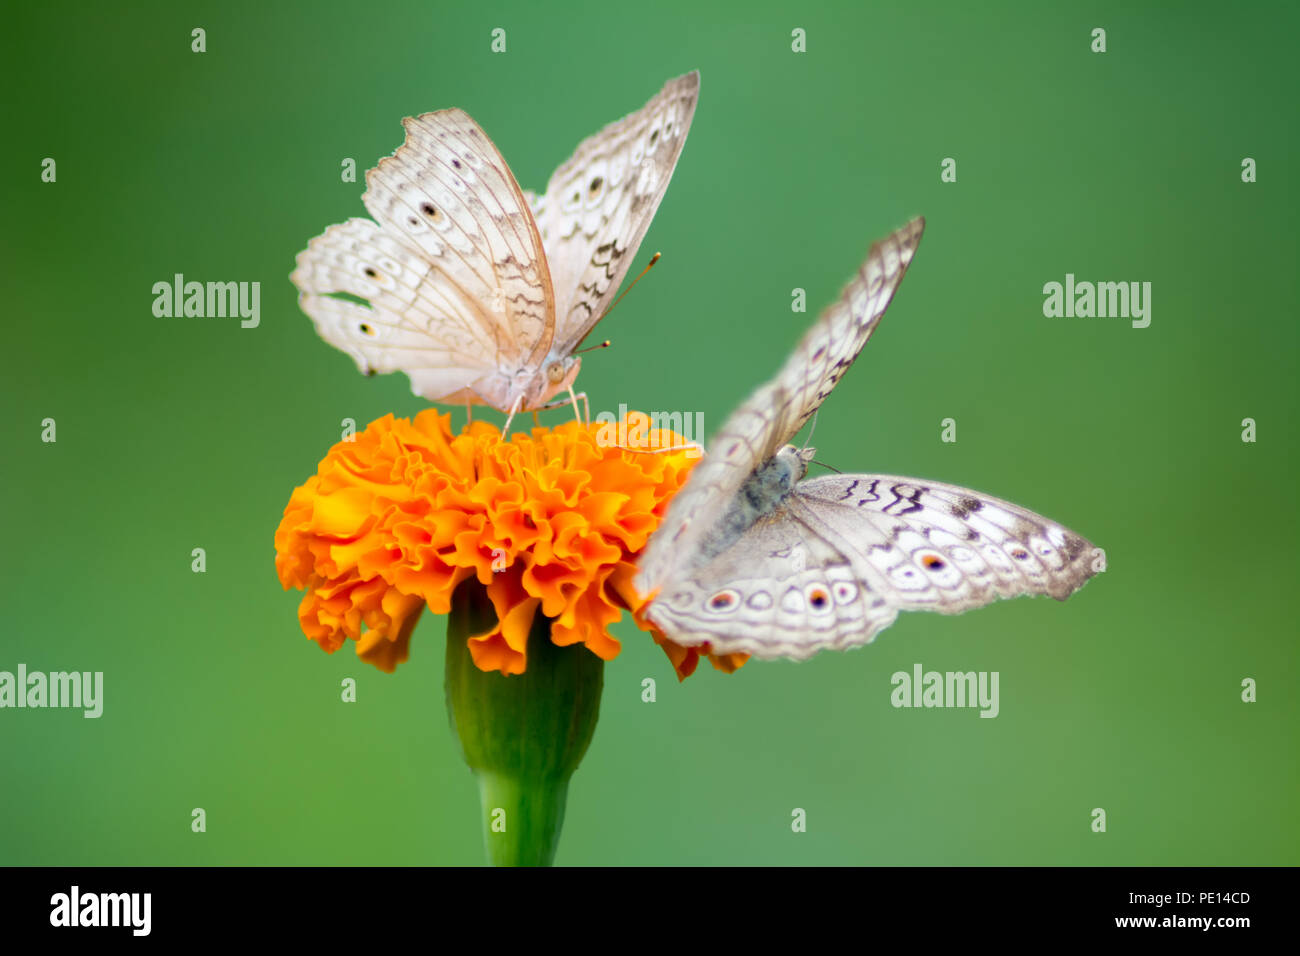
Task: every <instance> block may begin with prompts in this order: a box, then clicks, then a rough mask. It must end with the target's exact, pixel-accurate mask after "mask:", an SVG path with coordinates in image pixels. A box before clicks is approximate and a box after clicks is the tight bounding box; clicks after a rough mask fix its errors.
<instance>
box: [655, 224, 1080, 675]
mask: <svg viewBox="0 0 1300 956" xmlns="http://www.w3.org/2000/svg"><path fill="white" fill-rule="evenodd" d="M924 227H925V221H924V220H923V219H916V220H914V221H912V222H911V223H909V224H908V225H906V226H904V227H903V228H902V229H900V230H898V231H897V232H895V233H894V234H893V235H891V236H889V237H888V238H886V239H884V240H883V241H881V242H878V243H876V244H874V245H873V246H872V247H871V252H870V254H869V255H868V256H867V261H866V263H865V264H864V265H863V266H862V269H861V270H860V271H859V272H858V274H857V275H856V276H854V278H853V280H852V281H851V282H850V283H849V284H848V286H847V287H846V288H845V290H844V292H843V294H842V295H841V296H840V299H839V301H838V302H836V303H835V304H834V305H832V306H831V307H830V308H829V309H827V310H826V311H825V312H824V313H823V314H822V315H821V317H820V318H819V319H818V321H817V323H816V324H815V325H814V326H813V327H812V328H811V329H810V330H809V331H808V333H807V334H806V335H805V336H804V338H803V340H802V341H801V342H800V343H799V345H798V347H797V348H796V349H795V351H794V354H793V355H791V356H790V358H789V359H788V360H787V361H786V363H785V366H784V367H783V368H782V369H781V371H780V372H779V373H778V374H777V376H776V377H775V378H774V379H772V380H771V381H770V382H768V383H767V384H766V385H764V386H762V387H761V388H759V389H758V390H757V391H756V392H755V393H754V394H753V395H752V396H751V397H750V399H749V401H747V402H745V404H744V405H742V406H741V407H740V408H739V409H738V410H737V411H736V412H735V413H734V414H733V415H732V416H731V418H729V419H728V420H727V422H726V424H725V425H723V427H722V429H721V431H719V432H718V434H717V435H716V436H715V437H714V439H713V441H712V443H711V446H710V450H709V452H708V453H707V454H706V455H705V457H704V460H703V461H701V462H700V464H699V465H698V466H696V468H695V469H694V471H692V473H691V475H690V477H689V478H688V479H687V482H686V485H685V486H684V487H683V488H682V490H681V491H680V492H678V493H677V495H676V496H675V497H674V498H673V499H672V502H671V503H670V505H669V507H668V511H667V513H666V514H665V516H664V519H663V522H662V523H661V524H660V526H659V528H658V529H657V530H656V531H655V533H654V534H653V535H652V536H651V538H650V541H649V543H648V545H647V546H646V549H645V551H644V553H643V555H642V558H641V562H640V568H639V571H638V575H637V579H636V585H637V589H638V590H639V591H640V592H641V593H642V594H646V595H653V597H652V600H651V602H650V604H649V606H648V608H647V610H646V617H647V618H648V619H649V620H650V621H651V622H652V623H653V624H655V625H656V626H657V627H658V628H659V629H660V630H661V631H663V633H664V634H665V635H666V636H667V637H669V638H670V639H671V640H673V641H676V642H677V643H679V644H682V645H685V646H688V647H698V646H701V645H705V644H707V645H709V649H710V650H712V651H713V652H715V653H719V654H731V653H744V654H752V655H754V656H756V657H760V658H775V657H790V658H795V659H797V660H802V659H805V658H807V657H810V656H811V655H812V654H814V653H815V652H817V651H819V650H822V649H824V648H833V649H844V648H848V647H854V646H856V645H859V644H865V643H868V642H870V641H871V640H872V639H873V638H874V637H875V636H876V635H877V634H878V633H880V632H881V631H882V630H884V629H885V628H886V627H888V626H889V625H890V624H892V623H893V622H894V620H895V618H897V616H898V612H899V611H916V610H928V611H939V612H940V613H943V614H958V613H961V612H962V611H966V610H969V609H970V608H974V607H981V606H983V605H985V604H988V603H990V602H992V601H994V600H996V599H998V598H1005V597H1015V596H1017V595H1021V594H1050V595H1051V596H1052V597H1054V598H1057V599H1058V600H1064V599H1065V598H1066V597H1068V596H1069V595H1070V594H1072V593H1073V592H1074V591H1076V590H1077V589H1078V588H1080V587H1081V586H1082V585H1083V584H1084V582H1086V581H1087V580H1088V578H1090V577H1092V575H1093V574H1095V573H1096V572H1097V571H1098V570H1101V568H1102V567H1103V566H1104V565H1103V564H1102V563H1101V562H1103V561H1104V557H1102V555H1101V552H1099V551H1096V550H1095V549H1094V548H1093V546H1092V545H1091V544H1090V543H1089V542H1088V541H1086V540H1084V539H1083V538H1081V537H1079V536H1078V535H1077V534H1075V533H1074V532H1072V531H1069V530H1067V529H1066V528H1063V527H1061V526H1060V525H1058V524H1056V523H1055V522H1053V521H1050V520H1049V519H1047V518H1044V517H1042V516H1041V515H1037V514H1034V513H1033V512H1031V511H1027V510H1025V509H1024V508H1021V507H1020V506H1018V505H1014V504H1011V503H1009V502H1006V501H1001V500H999V499H997V498H990V497H989V496H988V495H984V494H980V493H979V492H975V491H969V490H967V489H965V488H958V487H955V486H953V485H945V484H940V483H939V482H934V481H923V480H920V479H917V478H899V477H893V476H889V475H829V476H825V477H820V478H811V479H806V480H804V473H805V472H806V471H807V468H808V462H809V461H810V460H811V458H812V449H809V448H804V449H796V448H795V447H793V446H791V445H789V444H788V442H789V441H790V439H792V438H793V437H794V436H795V434H796V433H798V431H799V429H800V428H802V427H803V425H804V424H805V423H806V422H807V421H808V419H809V418H810V417H811V416H812V415H813V413H814V412H815V411H816V410H817V408H818V407H819V406H820V405H821V403H822V401H823V400H825V398H826V396H827V395H829V394H830V392H831V389H833V388H834V387H835V383H836V382H837V381H838V380H839V378H840V376H842V375H843V374H844V372H845V371H846V370H847V369H848V367H849V366H850V365H852V364H853V361H854V359H856V358H857V356H858V353H859V352H860V351H861V350H862V347H863V346H864V345H865V344H866V341H867V339H868V337H870V335H871V333H872V331H873V330H874V329H875V327H876V324H877V322H879V320H880V317H881V316H882V315H883V314H884V312H885V308H886V307H887V306H888V305H889V301H890V299H891V298H892V297H893V295H894V291H895V290H896V289H897V288H898V285H899V283H900V282H901V281H902V280H903V274H904V272H906V271H907V266H908V263H910V262H911V261H912V256H913V255H914V254H915V252H916V247H917V245H918V243H919V242H920V240H921V232H922V230H923V229H924Z"/></svg>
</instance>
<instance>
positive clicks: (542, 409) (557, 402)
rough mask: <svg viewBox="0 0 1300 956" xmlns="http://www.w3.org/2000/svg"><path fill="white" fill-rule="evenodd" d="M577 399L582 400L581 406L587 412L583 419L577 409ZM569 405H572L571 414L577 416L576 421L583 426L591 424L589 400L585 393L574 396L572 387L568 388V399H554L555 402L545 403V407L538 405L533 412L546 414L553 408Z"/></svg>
mask: <svg viewBox="0 0 1300 956" xmlns="http://www.w3.org/2000/svg"><path fill="white" fill-rule="evenodd" d="M579 399H581V400H582V404H583V406H584V407H585V408H586V410H587V414H586V417H583V414H582V412H581V411H580V410H579V409H578V400H579ZM569 404H572V405H573V414H574V415H576V416H577V420H578V421H580V422H582V423H583V424H584V425H590V424H591V400H590V399H588V398H587V393H586V392H578V393H576V394H575V393H574V391H573V386H572V385H570V386H569V397H568V398H567V399H563V398H561V399H556V400H555V401H552V402H547V403H546V404H545V405H538V406H537V408H536V409H534V411H538V412H548V411H550V410H551V409H553V408H563V407H564V406H565V405H569Z"/></svg>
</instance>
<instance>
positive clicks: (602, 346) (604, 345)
mask: <svg viewBox="0 0 1300 956" xmlns="http://www.w3.org/2000/svg"><path fill="white" fill-rule="evenodd" d="M606 314H608V313H606ZM611 344H613V343H611V342H610V341H609V339H606V340H605V341H603V342H601V343H600V344H599V345H588V346H587V347H586V348H585V349H578V351H576V352H574V353H573V354H574V355H581V354H582V353H583V352H594V351H596V349H607V348H609V347H610V345H611Z"/></svg>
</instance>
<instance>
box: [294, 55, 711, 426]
mask: <svg viewBox="0 0 1300 956" xmlns="http://www.w3.org/2000/svg"><path fill="white" fill-rule="evenodd" d="M698 93H699V74H698V72H697V73H689V74H687V75H685V76H682V77H678V78H677V79H675V80H670V81H669V82H668V83H667V84H666V85H665V86H664V88H663V89H662V90H661V91H660V92H659V94H658V95H656V96H655V97H653V98H652V99H651V100H650V101H649V102H648V103H646V105H645V106H644V107H642V108H641V109H640V110H638V111H636V112H634V113H632V114H629V115H628V116H626V117H624V118H623V119H622V120H619V121H617V122H615V123H611V124H610V125H608V126H606V127H605V128H604V129H603V130H601V131H600V132H599V133H596V134H595V135H594V136H591V137H588V138H587V139H586V140H584V141H583V142H582V143H581V144H579V146H578V148H577V150H576V151H575V152H574V154H573V156H572V157H571V158H570V159H569V160H568V161H567V162H565V163H564V164H563V165H561V166H560V168H559V169H557V170H556V172H555V174H554V175H553V176H552V177H551V180H550V182H549V183H548V185H547V189H546V193H545V194H544V195H542V196H538V195H535V194H533V193H528V192H525V191H524V190H522V189H521V188H520V187H519V184H518V183H517V182H516V180H515V177H514V174H513V173H511V171H510V167H509V166H508V165H507V164H506V161H505V160H504V159H503V158H502V156H501V153H500V152H499V151H498V150H497V148H496V146H495V145H494V144H493V143H492V141H491V139H489V138H488V135H487V134H486V133H485V132H484V131H483V130H482V129H481V128H480V127H479V125H478V124H477V123H476V122H474V120H473V119H472V118H470V117H469V116H468V115H467V114H466V113H464V112H462V111H461V110H457V109H449V110H439V111H437V112H433V113H425V114H423V115H422V116H418V117H413V118H409V117H408V118H407V119H405V120H403V121H402V125H403V126H404V127H405V129H406V141H405V142H404V143H403V144H402V146H401V147H400V148H399V149H398V150H397V151H396V152H395V153H394V154H393V155H392V156H389V157H386V158H384V159H382V160H380V161H379V164H378V165H377V166H376V167H375V168H374V169H371V170H369V171H368V172H367V173H366V191H365V194H364V195H363V196H362V202H363V203H364V204H365V207H366V210H367V211H368V212H369V213H370V215H371V216H372V217H373V219H360V218H354V219H350V220H348V221H347V222H345V223H341V224H339V225H335V226H331V227H330V228H329V229H327V230H326V231H325V233H324V234H322V235H320V236H317V237H316V238H315V239H313V240H312V241H311V242H310V243H309V244H308V247H307V249H306V250H304V251H303V252H302V253H300V254H299V256H298V264H297V268H296V269H295V270H294V272H293V275H292V276H291V278H292V280H293V282H294V284H295V285H296V286H297V287H298V289H299V292H300V293H301V294H300V297H299V302H300V304H301V306H302V309H303V311H304V312H306V313H307V314H308V316H310V317H311V319H312V321H313V322H314V323H315V324H316V329H317V331H318V332H319V333H320V335H321V337H322V338H324V339H325V340H326V341H327V342H329V343H330V344H332V345H335V346H337V347H338V348H339V349H341V350H343V351H344V352H346V353H347V354H348V355H350V356H351V357H352V358H353V360H354V361H355V362H356V363H357V367H358V368H359V369H360V370H361V371H362V372H364V373H367V374H372V373H375V372H381V373H387V372H398V371H400V372H405V373H406V375H407V376H408V377H409V378H410V380H411V389H412V391H413V392H415V393H416V394H417V395H420V396H422V397H424V398H426V399H428V400H430V401H435V402H447V403H457V404H459V403H474V404H485V405H489V406H492V407H494V408H497V409H499V410H501V411H504V412H517V411H523V410H530V409H537V408H540V407H542V406H543V405H545V404H546V403H547V402H548V401H549V400H550V399H551V398H553V397H554V396H555V395H557V394H559V393H561V392H564V391H570V390H571V388H572V385H573V383H574V380H575V379H576V377H577V375H578V372H579V370H580V369H581V360H580V359H579V358H578V357H577V356H576V355H575V354H574V353H575V352H576V350H577V348H578V346H579V345H580V344H581V342H582V340H583V338H585V337H586V335H587V333H588V332H590V331H591V329H592V328H593V327H594V326H595V324H596V323H597V322H599V321H600V319H601V318H602V317H603V316H604V314H605V312H606V311H607V310H608V308H609V307H610V305H611V303H612V301H613V297H614V295H615V293H617V291H618V287H619V285H620V284H621V282H622V280H623V278H624V276H625V274H626V272H627V268H628V266H629V265H630V264H631V262H632V259H633V258H634V257H635V255H636V252H637V249H638V248H639V247H640V244H641V240H642V238H643V237H644V235H645V232H646V230H647V229H648V228H649V226H650V221H651V219H652V218H653V217H654V213H655V211H656V210H657V209H658V207H659V203H660V201H661V200H662V199H663V196H664V193H665V191H666V190H667V188H668V182H669V180H670V179H671V177H672V174H673V171H674V169H675V168H676V165H677V160H678V157H679V156H680V154H681V149H682V147H683V145H684V144H685V141H686V135H687V133H688V131H689V129H690V124H691V119H692V118H693V116H694V113H695V105H696V101H697V99H698Z"/></svg>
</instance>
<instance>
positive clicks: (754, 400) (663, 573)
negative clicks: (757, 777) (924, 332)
mask: <svg viewBox="0 0 1300 956" xmlns="http://www.w3.org/2000/svg"><path fill="white" fill-rule="evenodd" d="M924 229H925V220H924V219H920V218H918V219H914V220H913V221H912V222H910V223H908V224H907V225H906V226H904V227H903V228H902V229H899V230H898V231H896V232H894V233H893V234H891V235H889V236H888V237H886V238H885V239H882V240H880V241H879V242H877V243H875V244H874V245H872V247H871V251H870V252H869V253H868V255H867V259H866V262H864V263H863V265H862V268H861V269H859V270H858V273H857V275H855V276H854V277H853V279H852V280H850V282H849V283H848V285H847V286H845V288H844V291H843V292H842V293H841V294H840V297H839V299H838V300H837V301H836V302H835V303H834V304H832V305H831V306H830V307H829V308H828V309H826V310H825V311H824V312H823V313H822V314H821V316H820V317H819V318H818V320H817V322H816V324H814V325H813V327H812V328H811V329H809V330H808V332H807V333H806V334H805V335H804V337H803V338H802V340H800V342H799V344H798V345H797V346H796V347H795V350H794V352H793V353H792V354H791V355H790V357H789V358H788V359H787V360H786V362H785V365H784V366H782V368H781V371H780V372H778V373H777V375H776V377H775V378H773V379H772V380H771V381H769V382H767V383H766V384H765V385H763V386H761V387H760V388H759V389H758V390H757V391H755V392H754V394H753V395H751V396H750V398H749V400H748V401H746V402H745V403H744V404H743V405H741V407H740V408H739V409H737V410H736V411H735V412H733V413H732V415H731V417H730V418H728V419H727V421H726V423H725V424H724V425H723V426H722V428H721V429H720V430H719V431H718V433H717V434H716V435H715V436H714V437H713V440H712V442H711V443H710V446H709V452H708V454H707V455H706V456H705V457H704V460H703V461H702V462H700V464H698V465H697V466H696V467H695V469H694V470H693V471H692V473H691V477H690V479H689V481H688V482H687V485H686V487H685V488H683V489H682V491H681V492H679V493H678V494H677V495H676V496H675V497H674V498H673V499H672V502H671V504H670V505H669V508H668V511H667V513H666V514H665V516H664V519H663V521H662V522H661V524H660V526H659V529H658V530H657V531H656V532H655V534H654V536H653V537H652V538H651V539H650V543H649V545H647V547H646V549H645V551H644V553H643V554H642V557H641V562H640V572H639V575H638V578H637V586H638V589H639V590H640V591H641V593H643V594H650V593H653V592H654V591H656V590H658V589H659V588H660V587H662V586H663V583H664V581H665V580H666V578H667V577H668V576H669V574H671V573H672V571H673V569H674V568H675V567H677V566H678V562H679V561H680V558H681V556H682V555H683V554H686V555H690V554H693V553H694V552H695V551H696V550H697V549H698V548H699V545H700V541H701V540H702V539H703V538H704V537H705V536H706V535H708V533H709V532H710V530H711V529H712V527H713V520H714V519H716V517H717V516H718V515H719V514H721V513H722V512H723V511H725V509H726V504H727V503H728V502H729V501H730V500H731V499H732V498H733V497H734V496H735V495H736V493H737V492H738V491H739V490H740V488H741V486H742V485H743V484H744V483H745V480H746V479H747V478H748V477H749V476H750V475H751V474H753V473H754V471H755V470H756V469H757V468H758V467H759V465H761V464H762V463H763V462H765V461H767V460H768V459H769V458H771V457H772V455H773V454H775V453H776V451H777V450H778V449H780V448H781V447H782V446H783V445H785V444H786V443H787V442H789V441H790V439H791V438H793V437H794V436H795V435H796V434H797V433H798V431H799V429H801V428H802V427H803V426H804V425H805V424H806V423H807V421H808V419H810V418H811V417H812V415H813V413H814V412H816V411H817V409H818V407H819V406H820V405H821V403H822V402H823V401H825V399H826V396H827V395H829V394H830V393H831V389H833V388H834V387H835V383H836V382H838V381H839V379H840V377H841V376H842V375H843V374H844V372H845V371H846V370H847V369H848V367H849V366H850V365H852V364H853V361H854V359H856V358H857V357H858V353H859V352H861V351H862V347H863V346H864V345H866V343H867V339H868V338H870V337H871V333H872V332H873V331H874V330H875V328H876V325H877V324H878V323H879V321H880V317H881V316H882V315H884V313H885V309H886V308H887V307H888V306H889V303H890V300H891V299H892V298H893V296H894V292H895V291H896V290H897V289H898V285H899V283H900V282H902V281H903V275H904V273H906V271H907V267H908V264H909V263H911V261H912V257H913V255H914V254H915V253H916V247H917V245H918V244H919V243H920V241H921V233H922V232H923V231H924Z"/></svg>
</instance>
